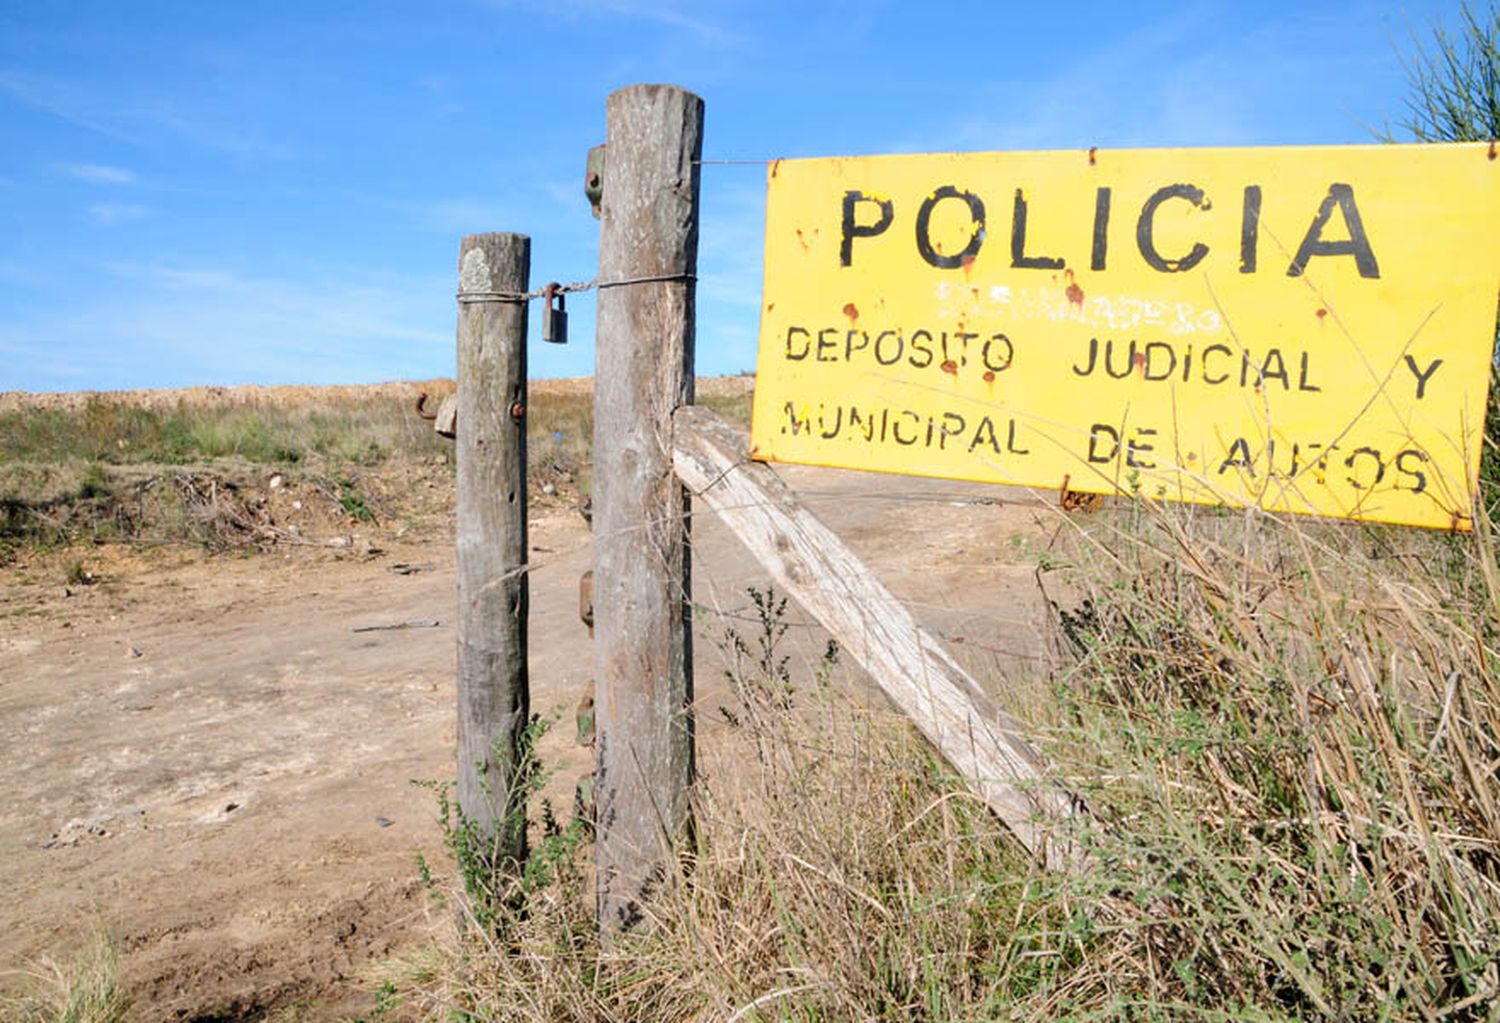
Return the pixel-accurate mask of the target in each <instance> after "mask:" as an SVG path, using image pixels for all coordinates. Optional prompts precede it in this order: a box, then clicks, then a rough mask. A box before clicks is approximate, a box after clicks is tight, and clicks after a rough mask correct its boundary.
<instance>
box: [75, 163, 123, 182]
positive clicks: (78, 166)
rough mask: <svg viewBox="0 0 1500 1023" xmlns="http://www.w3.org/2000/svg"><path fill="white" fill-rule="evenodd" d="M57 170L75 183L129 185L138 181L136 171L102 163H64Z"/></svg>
mask: <svg viewBox="0 0 1500 1023" xmlns="http://www.w3.org/2000/svg"><path fill="white" fill-rule="evenodd" d="M57 169H58V170H60V171H61V172H62V173H63V174H66V175H67V176H68V177H70V178H72V179H73V180H74V181H83V182H86V183H87V184H90V185H129V184H134V182H135V180H136V177H135V172H134V171H129V170H126V169H125V168H124V167H110V166H108V165H107V164H102V163H63V164H58V167H57Z"/></svg>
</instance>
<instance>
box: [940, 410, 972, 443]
mask: <svg viewBox="0 0 1500 1023" xmlns="http://www.w3.org/2000/svg"><path fill="white" fill-rule="evenodd" d="M966 426H968V423H966V422H965V421H964V417H963V416H961V415H959V414H958V413H957V412H944V413H943V425H942V426H941V427H940V428H939V430H938V450H939V451H947V450H948V438H949V437H959V436H962V435H963V432H964V428H965V427H966Z"/></svg>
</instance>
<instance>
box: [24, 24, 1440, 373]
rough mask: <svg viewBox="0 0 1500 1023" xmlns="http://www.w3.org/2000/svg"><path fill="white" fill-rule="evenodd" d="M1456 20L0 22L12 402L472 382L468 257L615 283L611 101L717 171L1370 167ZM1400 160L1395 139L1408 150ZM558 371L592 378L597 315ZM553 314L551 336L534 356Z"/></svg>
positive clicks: (588, 306)
mask: <svg viewBox="0 0 1500 1023" xmlns="http://www.w3.org/2000/svg"><path fill="white" fill-rule="evenodd" d="M1456 18H1457V3H1456V2H1452V3H1449V2H1439V0H1413V2H1411V3H1408V4H1406V5H1404V6H1399V5H1396V4H1390V3H1365V2H1354V0H1336V2H1327V3H1321V2H1316V0H1302V2H1298V3H1281V2H1242V3H1213V2H1199V3H1170V2H1159V3H1152V4H1139V5H1133V4H1120V3H1095V2H1090V0H1077V2H1074V3H1071V4H1065V5H1059V4H1038V3H1029V4H1010V3H1003V2H993V3H972V4H969V3H959V4H947V5H926V4H922V5H919V4H915V3H895V2H879V0H864V2H861V3H857V4H852V3H851V4H844V3H830V4H813V3H801V4H786V3H778V2H766V0H760V2H755V0H743V2H741V0H565V2H557V3H528V2H513V0H429V2H427V3H415V2H373V3H362V4H344V3H326V2H320V0H300V2H294V3H292V2H280V0H257V2H254V3H233V4H231V3H223V2H214V0H209V2H204V0H199V2H197V3H184V2H177V3H158V2H148V0H112V2H108V3H105V2H99V0H86V2H74V0H46V2H15V0H0V390H12V389H21V390H76V389H112V388H124V387H168V386H184V385H192V384H237V383H314V384H316V383H364V382H372V381H378V380H393V379H411V378H425V377H432V376H444V375H451V374H452V372H453V366H454V354H453V333H454V322H455V316H456V311H455V305H454V300H453V293H454V290H455V287H456V280H457V270H456V262H457V252H458V243H459V239H460V237H461V236H462V235H464V234H466V233H472V232H478V231H519V232H522V233H525V234H529V235H530V236H531V238H532V280H533V282H534V283H536V284H541V283H544V282H546V281H547V280H552V279H556V280H563V281H571V280H579V279H586V278H590V277H592V276H593V275H594V270H595V267H596V264H597V259H598V249H597V245H598V225H597V222H596V221H595V220H594V219H593V217H592V216H591V215H590V213H589V210H588V205H587V203H586V201H585V200H584V198H583V195H582V190H581V183H582V175H583V164H584V156H585V152H586V150H587V149H588V147H589V146H590V145H592V144H594V143H597V142H602V141H603V140H604V130H605V125H604V99H605V97H606V96H607V95H608V93H609V92H611V91H612V90H614V89H616V88H618V87H620V86H623V85H628V84H632V83H636V82H647V81H655V82H671V83H674V84H678V85H681V86H684V87H686V88H689V89H692V90H693V91H695V92H697V93H698V94H699V95H701V96H703V97H704V99H705V101H706V104H707V122H706V128H705V143H704V158H705V159H717V160H762V159H768V158H772V157H792V156H831V155H841V154H865V153H883V152H940V151H958V150H992V149H1047V148H1080V147H1082V148H1086V147H1088V146H1092V145H1097V146H1108V147H1122V146H1201V145H1281V144H1305V143H1351V142H1354V143H1358V142H1368V141H1370V140H1371V138H1372V134H1373V133H1374V132H1376V131H1378V130H1380V129H1382V128H1384V127H1386V126H1388V125H1389V126H1391V127H1392V128H1393V129H1394V128H1395V127H1396V125H1397V124H1398V122H1399V121H1400V119H1401V117H1402V113H1403V106H1404V103H1405V97H1406V94H1407V84H1406V77H1405V72H1404V71H1403V69H1402V66H1401V63H1400V60H1399V59H1398V56H1397V54H1398V50H1399V51H1402V52H1409V51H1410V49H1411V39H1412V36H1413V34H1415V35H1416V36H1417V37H1419V38H1422V39H1424V40H1425V39H1426V38H1428V37H1429V35H1430V27H1431V25H1432V24H1433V23H1434V22H1435V21H1439V20H1441V21H1442V22H1444V23H1446V24H1449V25H1453V24H1455V23H1456ZM1398 134H1399V132H1398ZM764 191H765V172H764V168H762V167H760V166H755V165H750V166H706V167H704V169H703V225H702V241H701V250H700V259H699V274H700V281H699V292H698V299H699V333H698V368H699V372H701V373H705V374H716V373H732V372H737V371H741V370H748V369H751V368H753V366H754V361H755V339H756V331H757V328H758V320H757V316H758V308H759V295H760V285H761V279H760V250H761V245H762V237H761V234H762V221H763V216H764V202H765V200H764ZM569 312H570V314H571V316H570V325H569V326H570V335H571V343H570V344H569V345H568V346H567V347H566V348H558V347H556V346H552V345H542V344H541V343H539V342H535V341H534V343H533V344H532V345H531V348H530V360H531V373H532V376H533V377H538V378H540V377H555V376H576V375H583V374H587V373H590V372H592V368H593V343H592V342H593V326H594V320H593V296H592V295H591V294H590V295H577V296H574V298H573V300H572V301H571V302H570V303H569ZM539 320H540V317H539V316H538V315H536V314H535V310H534V311H533V316H532V331H533V334H535V332H536V329H537V327H538V325H539Z"/></svg>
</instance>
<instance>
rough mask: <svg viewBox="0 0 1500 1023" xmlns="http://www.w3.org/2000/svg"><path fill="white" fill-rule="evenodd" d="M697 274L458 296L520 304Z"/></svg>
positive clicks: (473, 301) (462, 300)
mask: <svg viewBox="0 0 1500 1023" xmlns="http://www.w3.org/2000/svg"><path fill="white" fill-rule="evenodd" d="M697 279H698V275H697V274H690V273H678V274H652V275H650V276H646V277H625V278H622V279H621V280H618V281H601V280H598V279H595V280H591V281H573V282H572V283H571V284H549V285H547V286H545V287H541V288H537V289H536V290H535V291H460V292H459V293H458V294H457V296H455V297H456V298H457V299H458V304H459V305H478V304H482V303H485V302H510V303H513V304H515V305H520V304H521V303H523V302H529V301H530V300H532V299H533V298H545V297H546V296H547V295H548V294H553V295H566V294H572V293H575V292H580V291H594V290H595V289H600V290H602V289H604V288H623V287H626V286H627V285H631V284H659V283H664V282H670V281H684V282H687V281H696V280H697Z"/></svg>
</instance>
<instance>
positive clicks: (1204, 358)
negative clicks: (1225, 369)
mask: <svg viewBox="0 0 1500 1023" xmlns="http://www.w3.org/2000/svg"><path fill="white" fill-rule="evenodd" d="M1210 352H1223V353H1224V354H1225V355H1233V354H1234V352H1233V350H1232V349H1230V347H1229V346H1228V345H1220V344H1212V345H1209V346H1208V347H1207V348H1205V349H1203V354H1202V355H1200V356H1199V357H1198V361H1199V362H1201V363H1202V364H1203V382H1204V383H1205V384H1222V383H1223V382H1224V381H1226V380H1228V379H1229V374H1228V373H1224V374H1222V375H1220V376H1216V377H1211V376H1209V375H1208V356H1209V353H1210Z"/></svg>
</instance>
